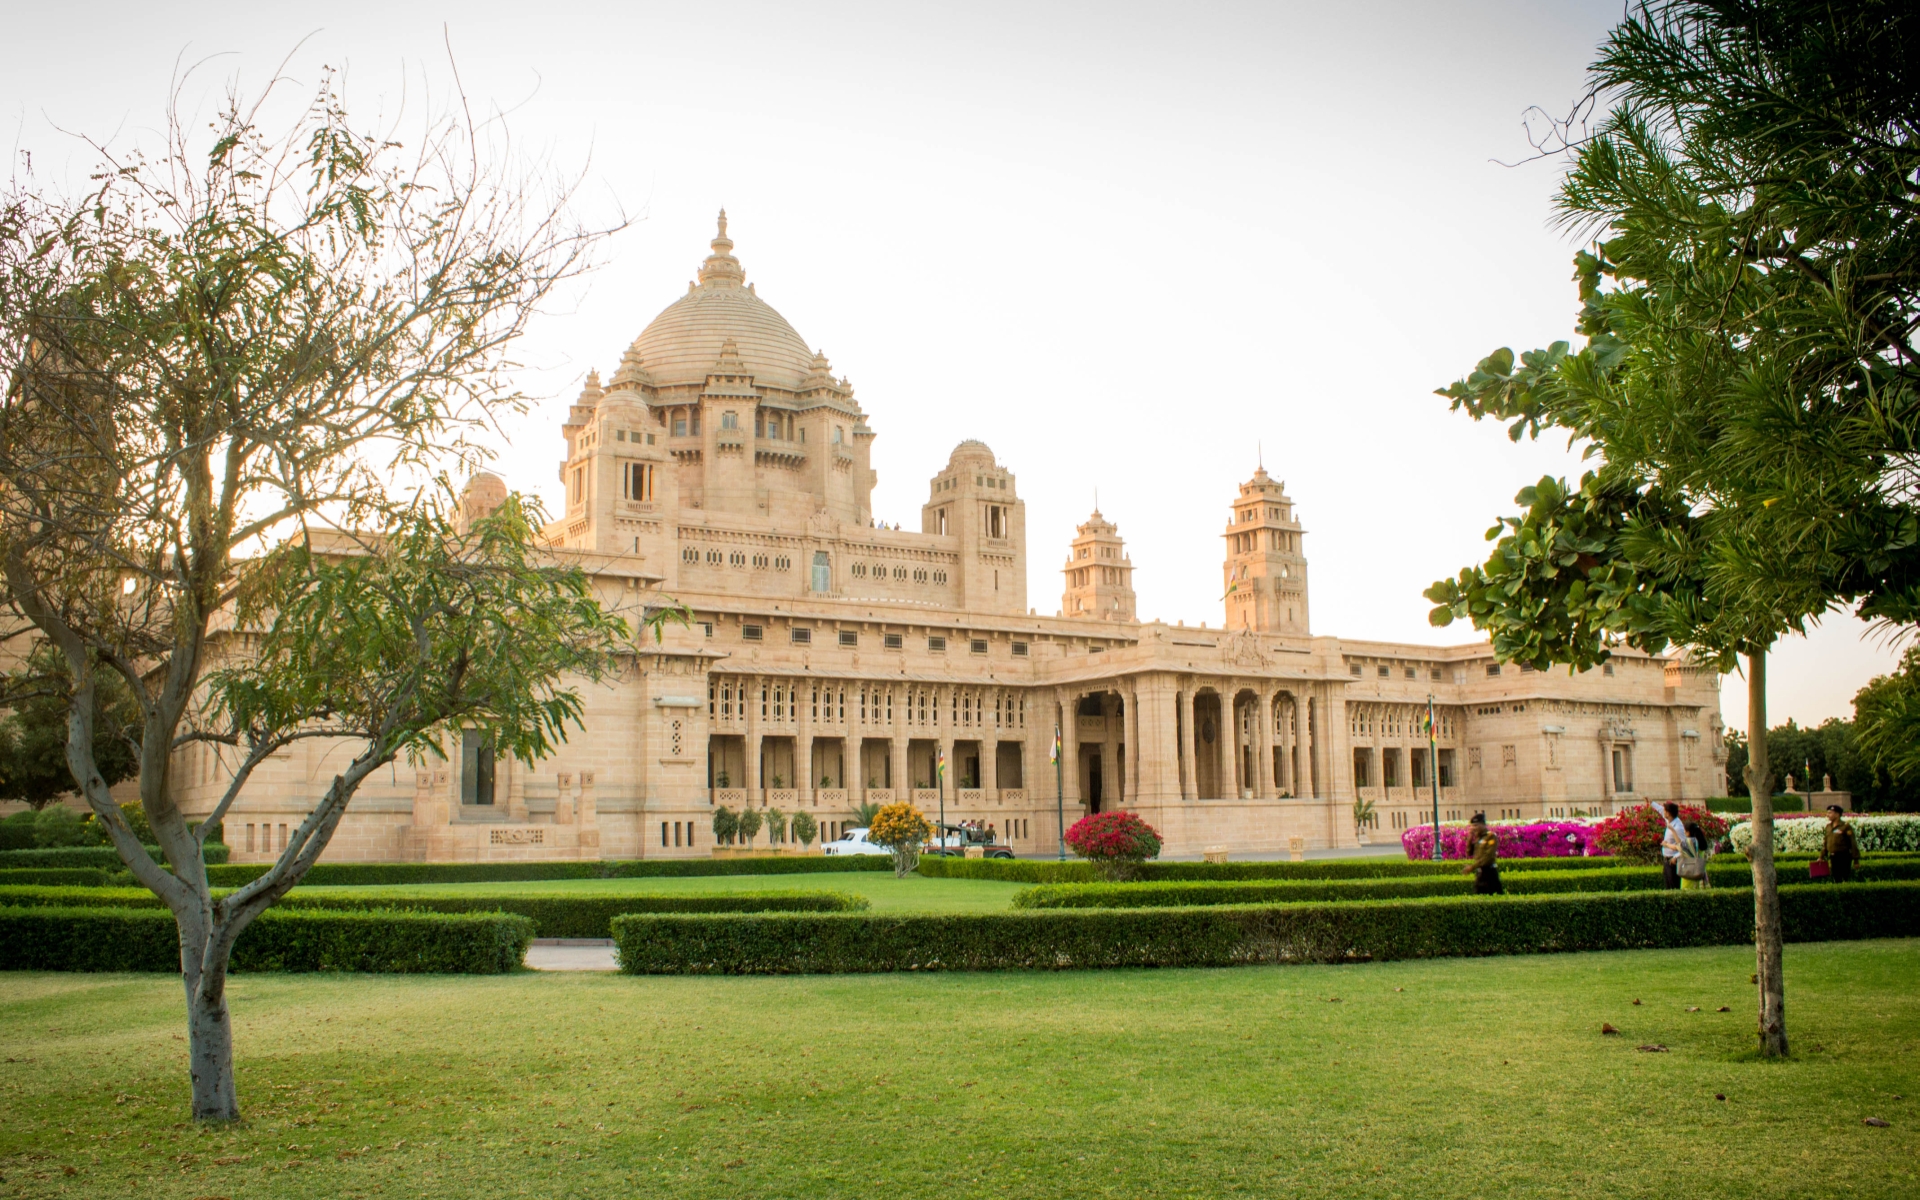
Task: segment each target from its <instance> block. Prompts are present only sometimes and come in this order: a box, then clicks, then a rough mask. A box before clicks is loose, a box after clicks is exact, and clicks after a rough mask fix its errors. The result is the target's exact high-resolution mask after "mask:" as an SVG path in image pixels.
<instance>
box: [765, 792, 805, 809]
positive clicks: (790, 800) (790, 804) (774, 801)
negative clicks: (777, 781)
mask: <svg viewBox="0 0 1920 1200" xmlns="http://www.w3.org/2000/svg"><path fill="white" fill-rule="evenodd" d="M766 797H767V801H766V807H767V808H798V807H799V806H800V792H799V789H797V788H768V789H767V791H766Z"/></svg>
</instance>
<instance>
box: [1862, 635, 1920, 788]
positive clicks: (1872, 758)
mask: <svg viewBox="0 0 1920 1200" xmlns="http://www.w3.org/2000/svg"><path fill="white" fill-rule="evenodd" d="M1853 713H1854V724H1855V725H1856V727H1857V729H1858V738H1859V750H1860V753H1861V757H1862V758H1863V759H1864V760H1865V762H1866V764H1867V765H1868V767H1869V768H1870V769H1871V770H1872V771H1874V772H1876V773H1877V774H1878V776H1879V777H1880V778H1882V779H1885V780H1886V781H1887V784H1888V790H1889V791H1893V790H1895V789H1897V790H1898V792H1899V793H1900V795H1901V798H1902V799H1907V798H1911V797H1915V796H1916V794H1917V793H1920V646H1913V647H1909V648H1908V650H1907V652H1906V654H1905V655H1904V656H1903V657H1902V658H1901V660H1900V669H1899V670H1898V671H1895V672H1894V673H1893V674H1891V675H1882V676H1880V677H1878V678H1876V679H1875V680H1873V682H1871V683H1869V684H1867V686H1866V687H1863V688H1861V689H1860V691H1859V692H1858V693H1857V694H1855V696H1854V698H1853ZM1887 807H1895V805H1893V804H1889V805H1888V806H1887Z"/></svg>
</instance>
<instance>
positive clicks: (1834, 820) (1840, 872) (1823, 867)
mask: <svg viewBox="0 0 1920 1200" xmlns="http://www.w3.org/2000/svg"><path fill="white" fill-rule="evenodd" d="M1844 811H1845V810H1843V809H1842V808H1841V807H1840V806H1839V805H1838V804H1829V805H1827V828H1826V838H1825V840H1824V841H1823V842H1822V844H1821V846H1820V857H1819V858H1816V859H1814V860H1813V864H1812V865H1811V866H1809V867H1808V868H1807V869H1808V871H1809V872H1810V873H1812V874H1814V875H1815V876H1816V877H1818V876H1821V875H1824V876H1826V877H1827V879H1829V880H1830V881H1832V882H1834V883H1845V882H1847V881H1848V880H1849V879H1852V878H1853V864H1855V863H1857V862H1859V861H1860V843H1859V842H1858V841H1857V840H1855V838H1854V836H1853V826H1851V825H1849V824H1847V822H1846V819H1845V818H1844V817H1843V816H1842V813H1843V812H1844Z"/></svg>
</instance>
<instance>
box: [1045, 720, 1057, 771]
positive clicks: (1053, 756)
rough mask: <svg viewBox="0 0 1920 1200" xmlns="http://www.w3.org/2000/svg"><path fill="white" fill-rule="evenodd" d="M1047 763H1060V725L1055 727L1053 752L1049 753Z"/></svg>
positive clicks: (1055, 764) (1052, 764)
mask: <svg viewBox="0 0 1920 1200" xmlns="http://www.w3.org/2000/svg"><path fill="white" fill-rule="evenodd" d="M1047 764H1048V765H1049V766H1055V767H1057V766H1059V765H1060V727H1059V726H1058V725H1055V726H1054V727H1053V753H1051V754H1049V755H1047Z"/></svg>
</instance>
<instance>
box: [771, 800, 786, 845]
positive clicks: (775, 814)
mask: <svg viewBox="0 0 1920 1200" xmlns="http://www.w3.org/2000/svg"><path fill="white" fill-rule="evenodd" d="M766 818H767V845H769V846H777V845H779V844H780V843H781V842H784V841H786V840H787V814H786V813H783V812H781V811H780V810H779V809H777V808H769V809H768V810H767V811H766Z"/></svg>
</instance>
